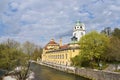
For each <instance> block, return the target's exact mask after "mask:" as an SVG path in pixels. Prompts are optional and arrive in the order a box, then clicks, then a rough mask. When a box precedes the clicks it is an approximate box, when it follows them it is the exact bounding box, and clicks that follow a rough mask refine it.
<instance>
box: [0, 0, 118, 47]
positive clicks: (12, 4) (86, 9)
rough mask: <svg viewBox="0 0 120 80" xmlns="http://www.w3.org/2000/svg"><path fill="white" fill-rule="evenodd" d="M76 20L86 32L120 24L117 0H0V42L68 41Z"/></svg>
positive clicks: (43, 42) (45, 42) (44, 42)
mask: <svg viewBox="0 0 120 80" xmlns="http://www.w3.org/2000/svg"><path fill="white" fill-rule="evenodd" d="M78 20H79V21H81V22H82V23H84V24H85V25H86V32H90V31H92V30H97V31H101V30H103V29H104V28H105V27H111V28H112V29H114V28H115V27H119V28H120V0H0V42H1V41H5V40H7V39H8V38H9V39H14V40H16V41H19V42H21V43H23V42H25V41H30V42H34V43H35V44H37V45H40V46H44V45H45V44H47V43H48V42H49V41H50V40H51V39H52V38H54V39H55V40H56V42H59V39H60V38H62V41H63V43H69V42H70V38H71V37H72V32H73V27H74V26H75V24H76V21H78Z"/></svg>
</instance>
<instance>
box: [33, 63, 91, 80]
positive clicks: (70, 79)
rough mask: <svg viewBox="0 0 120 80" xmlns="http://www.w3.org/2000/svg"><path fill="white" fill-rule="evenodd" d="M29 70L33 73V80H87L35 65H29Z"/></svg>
mask: <svg viewBox="0 0 120 80" xmlns="http://www.w3.org/2000/svg"><path fill="white" fill-rule="evenodd" d="M31 69H32V71H34V72H35V79H34V80H89V79H85V78H83V77H80V76H76V75H73V74H68V73H64V72H61V71H58V70H55V69H51V68H49V67H45V66H41V65H38V64H35V63H32V64H31Z"/></svg>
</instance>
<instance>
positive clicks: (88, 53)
mask: <svg viewBox="0 0 120 80" xmlns="http://www.w3.org/2000/svg"><path fill="white" fill-rule="evenodd" d="M79 43H80V63H81V65H84V63H86V62H88V64H89V66H91V67H94V66H93V65H96V66H99V64H100V62H101V61H103V60H104V55H105V52H106V49H107V47H108V45H109V38H108V37H106V36H105V35H104V34H100V33H98V32H96V31H92V32H90V33H88V34H86V35H85V36H83V37H82V38H81V39H80V42H79Z"/></svg>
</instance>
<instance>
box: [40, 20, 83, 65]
mask: <svg viewBox="0 0 120 80" xmlns="http://www.w3.org/2000/svg"><path fill="white" fill-rule="evenodd" d="M83 35H85V25H84V24H83V23H81V22H79V21H78V22H77V23H76V25H75V27H74V29H73V37H72V38H71V43H68V44H66V45H62V39H60V42H59V43H57V42H55V40H54V39H51V40H50V41H49V42H48V44H47V45H46V46H45V47H44V48H43V54H42V62H44V63H47V64H59V65H66V66H70V65H71V58H73V57H75V56H76V55H78V54H79V51H80V47H79V45H78V41H79V40H80V38H81V37H82V36H83Z"/></svg>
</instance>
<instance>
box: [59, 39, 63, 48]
mask: <svg viewBox="0 0 120 80" xmlns="http://www.w3.org/2000/svg"><path fill="white" fill-rule="evenodd" d="M59 45H60V46H62V38H60V42H59Z"/></svg>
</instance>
